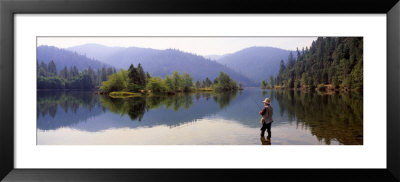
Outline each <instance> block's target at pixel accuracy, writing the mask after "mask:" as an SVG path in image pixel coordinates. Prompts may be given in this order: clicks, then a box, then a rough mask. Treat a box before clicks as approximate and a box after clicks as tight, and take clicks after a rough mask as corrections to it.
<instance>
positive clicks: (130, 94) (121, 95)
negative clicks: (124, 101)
mask: <svg viewBox="0 0 400 182" xmlns="http://www.w3.org/2000/svg"><path fill="white" fill-rule="evenodd" d="M108 95H109V96H110V97H112V98H128V97H140V96H143V94H142V93H134V92H124V91H117V92H110V93H109V94H108Z"/></svg>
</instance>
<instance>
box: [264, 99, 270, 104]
mask: <svg viewBox="0 0 400 182" xmlns="http://www.w3.org/2000/svg"><path fill="white" fill-rule="evenodd" d="M263 102H264V103H267V104H270V103H271V100H270V99H269V98H265V100H264V101H263Z"/></svg>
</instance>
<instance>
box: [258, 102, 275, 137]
mask: <svg viewBox="0 0 400 182" xmlns="http://www.w3.org/2000/svg"><path fill="white" fill-rule="evenodd" d="M263 102H264V108H263V110H261V111H260V115H261V116H262V118H261V121H260V122H261V124H262V127H261V137H264V133H265V130H267V132H268V136H267V139H270V138H271V124H272V122H273V121H272V113H273V110H272V106H271V105H270V104H271V100H270V99H269V98H266V99H265V100H264V101H263Z"/></svg>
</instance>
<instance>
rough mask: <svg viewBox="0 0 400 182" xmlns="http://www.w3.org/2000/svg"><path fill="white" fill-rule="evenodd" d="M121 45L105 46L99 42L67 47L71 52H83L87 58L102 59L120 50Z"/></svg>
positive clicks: (121, 48)
mask: <svg viewBox="0 0 400 182" xmlns="http://www.w3.org/2000/svg"><path fill="white" fill-rule="evenodd" d="M123 49H125V48H123V47H106V46H102V45H99V44H84V45H79V46H75V47H70V48H67V50H70V51H72V52H77V53H80V54H83V55H85V56H87V57H89V58H93V59H96V60H103V59H105V58H106V57H108V56H109V55H111V54H114V53H117V52H118V51H122V50H123Z"/></svg>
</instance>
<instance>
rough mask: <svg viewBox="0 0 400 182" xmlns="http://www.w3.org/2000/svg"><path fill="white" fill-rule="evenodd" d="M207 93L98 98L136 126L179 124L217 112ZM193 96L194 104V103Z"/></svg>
mask: <svg viewBox="0 0 400 182" xmlns="http://www.w3.org/2000/svg"><path fill="white" fill-rule="evenodd" d="M210 96H211V94H209V93H197V94H177V95H175V96H153V97H146V98H145V97H133V98H127V99H112V98H109V97H101V103H102V105H103V106H105V107H106V108H107V109H108V110H109V111H111V112H113V113H118V114H120V115H121V116H125V115H127V116H129V118H130V119H131V121H136V120H137V121H138V122H135V123H139V124H138V125H136V124H135V126H153V125H161V124H164V125H168V126H178V125H181V124H183V123H187V122H192V121H195V120H197V119H200V118H203V117H204V116H207V115H211V114H214V113H216V112H218V110H219V108H218V105H217V104H216V103H215V101H213V100H211V99H209V98H210ZM216 97H219V96H216ZM194 99H196V104H193V100H194ZM138 116H140V117H138ZM130 126H131V125H130Z"/></svg>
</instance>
